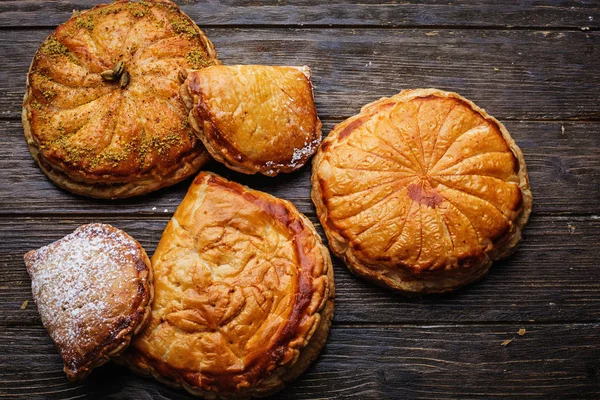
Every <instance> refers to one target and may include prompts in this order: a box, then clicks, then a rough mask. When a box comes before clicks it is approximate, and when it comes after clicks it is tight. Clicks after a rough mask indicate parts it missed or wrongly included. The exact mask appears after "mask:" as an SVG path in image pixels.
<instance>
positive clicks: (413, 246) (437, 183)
mask: <svg viewBox="0 0 600 400" xmlns="http://www.w3.org/2000/svg"><path fill="white" fill-rule="evenodd" d="M312 198H313V202H314V203H315V206H316V208H317V215H318V217H319V219H320V221H321V224H322V225H323V229H324V230H325V233H326V235H327V237H328V239H329V244H330V248H331V250H332V251H333V252H334V253H335V254H336V255H338V256H340V257H342V258H343V259H344V260H345V262H346V264H347V265H348V267H349V268H350V270H351V271H352V272H354V273H355V274H357V275H359V276H362V277H364V278H366V279H368V280H371V281H373V282H376V283H378V284H381V285H384V286H388V287H390V288H392V289H395V290H398V291H401V292H404V293H405V294H422V293H441V292H447V291H450V290H453V289H456V288H458V287H460V286H462V285H464V284H466V283H469V282H472V281H474V280H476V279H478V278H480V277H482V276H483V275H485V273H486V272H487V271H488V269H489V267H490V266H491V264H492V262H493V261H494V260H497V259H499V258H502V257H506V256H508V255H509V254H510V253H511V252H512V251H513V250H514V248H515V246H516V245H517V243H518V242H519V240H520V239H521V231H522V229H523V227H524V225H525V223H526V222H527V219H528V217H529V214H530V211H531V203H532V196H531V191H530V189H529V182H528V177H527V170H526V166H525V160H524V159H523V155H522V153H521V150H520V149H519V148H518V147H517V145H516V144H515V142H514V141H513V139H512V138H511V137H510V135H509V133H508V131H507V130H506V128H505V127H504V126H503V125H502V124H501V123H500V122H498V121H497V120H496V119H494V118H493V117H491V116H489V115H488V114H487V113H486V112H485V111H484V110H483V109H481V108H479V107H477V106H476V105H475V104H473V103H472V102H470V101H468V100H467V99H465V98H463V97H461V96H459V95H457V94H456V93H451V92H444V91H441V90H436V89H418V90H405V91H403V92H401V93H400V94H398V95H396V96H393V97H391V98H383V99H381V100H379V101H376V102H374V103H371V104H369V105H366V106H365V107H363V108H362V110H361V113H360V114H359V115H356V116H354V117H351V118H349V119H348V120H346V121H344V122H342V123H340V124H339V125H337V126H335V127H334V128H333V130H332V131H331V133H330V135H329V136H328V137H327V139H325V140H324V141H323V144H322V145H321V147H320V149H319V151H318V152H317V155H316V156H315V158H314V160H313V174H312Z"/></svg>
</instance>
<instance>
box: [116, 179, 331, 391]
mask: <svg viewBox="0 0 600 400" xmlns="http://www.w3.org/2000/svg"><path fill="white" fill-rule="evenodd" d="M152 265H153V267H154V274H155V288H156V290H155V295H156V296H155V300H154V304H153V306H152V316H151V319H150V322H149V324H148V326H147V327H146V329H145V330H144V331H142V332H141V333H140V335H138V336H136V338H134V340H133V342H132V345H131V347H130V348H129V349H128V351H127V352H125V353H124V354H123V356H121V360H122V361H125V362H126V363H128V364H129V365H130V366H131V367H132V368H133V369H134V370H135V371H138V372H140V373H142V374H145V375H149V374H152V375H154V377H155V378H156V379H158V380H159V381H161V382H163V383H166V384H168V385H171V386H182V387H184V388H185V389H187V390H188V391H189V392H190V393H192V394H195V395H198V396H204V397H206V398H211V399H214V398H236V399H239V398H249V397H251V396H263V395H267V394H270V393H273V392H275V391H277V390H279V389H281V388H282V387H283V386H284V384H285V383H286V382H288V381H290V380H292V379H295V378H296V377H297V376H298V375H300V374H301V373H302V372H303V371H304V370H305V369H306V368H307V367H308V365H309V364H310V362H311V361H312V360H313V359H315V358H316V357H317V355H318V354H319V352H320V350H321V348H322V347H323V345H324V344H325V341H326V339H327V334H328V331H329V326H330V321H331V318H332V315H333V295H334V284H333V270H332V267H331V260H330V257H329V252H328V251H327V248H326V247H325V246H323V244H322V243H321V239H320V237H319V235H318V234H317V232H316V231H315V229H314V227H313V225H312V224H311V222H310V221H309V220H308V219H307V218H306V217H305V216H304V215H302V214H300V213H299V212H298V211H297V210H296V208H295V207H294V206H293V205H292V204H291V203H290V202H288V201H285V200H280V199H277V198H275V197H273V196H271V195H268V194H266V193H262V192H258V191H255V190H251V189H249V188H247V187H245V186H242V185H239V184H237V183H233V182H230V181H227V180H226V179H224V178H221V177H219V176H217V175H214V174H210V173H204V172H201V173H200V174H199V175H198V176H197V177H196V179H195V180H194V182H193V183H192V185H191V187H190V189H189V191H188V193H187V195H186V196H185V198H184V199H183V201H182V202H181V204H180V205H179V207H178V208H177V210H176V211H175V215H174V216H173V218H172V219H171V221H170V222H169V223H168V225H167V227H166V229H165V231H164V232H163V235H162V238H161V240H160V243H159V244H158V247H157V249H156V252H155V253H154V256H153V258H152Z"/></svg>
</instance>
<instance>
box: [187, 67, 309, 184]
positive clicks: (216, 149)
mask: <svg viewBox="0 0 600 400" xmlns="http://www.w3.org/2000/svg"><path fill="white" fill-rule="evenodd" d="M181 97H182V98H183V99H184V101H185V103H186V105H187V107H188V108H189V109H190V114H189V121H190V124H191V125H192V127H193V128H194V130H195V131H196V133H197V134H198V136H199V137H200V139H201V140H202V142H203V143H204V146H206V148H207V150H208V151H209V152H210V155H211V156H212V157H213V158H214V159H215V160H217V161H219V162H221V163H223V164H225V165H226V166H228V167H229V168H231V169H233V170H236V171H239V172H243V173H245V174H254V173H257V172H259V173H261V174H264V175H268V176H275V175H277V174H278V173H280V172H292V171H295V170H297V169H298V168H300V167H302V166H303V165H304V164H305V163H306V161H308V159H309V158H310V157H312V155H313V154H314V153H315V151H316V150H317V148H318V146H319V144H320V143H321V121H320V120H319V118H318V117H317V110H316V108H315V103H314V99H313V93H312V85H311V82H310V70H309V69H308V67H270V66H264V65H235V66H221V65H220V66H215V67H209V68H205V69H202V70H200V71H193V72H191V73H189V75H188V77H187V80H186V81H185V83H184V85H183V86H182V88H181Z"/></svg>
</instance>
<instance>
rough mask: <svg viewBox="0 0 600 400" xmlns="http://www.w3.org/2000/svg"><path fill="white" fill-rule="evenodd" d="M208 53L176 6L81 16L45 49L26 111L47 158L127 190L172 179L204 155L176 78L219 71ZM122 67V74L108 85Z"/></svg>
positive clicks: (100, 10)
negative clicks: (147, 178) (140, 180)
mask: <svg viewBox="0 0 600 400" xmlns="http://www.w3.org/2000/svg"><path fill="white" fill-rule="evenodd" d="M209 46H210V45H209V44H207V41H206V39H205V38H204V36H203V34H202V33H201V31H199V29H198V28H197V27H196V26H195V25H194V23H193V22H192V21H191V20H190V19H189V18H188V17H187V16H185V15H184V14H182V13H181V12H180V11H179V9H178V8H177V7H176V6H175V5H174V4H173V3H170V2H164V1H141V2H127V1H120V2H115V3H112V4H108V5H101V6H97V7H95V8H93V9H91V10H89V11H85V12H83V13H81V14H79V15H74V16H73V17H72V18H71V19H70V20H69V21H67V22H66V23H64V24H63V25H61V26H59V27H58V28H57V29H56V30H55V31H54V32H53V33H52V34H51V35H50V36H49V37H48V38H47V39H46V40H45V41H44V43H42V45H41V46H40V49H39V50H38V52H37V53H36V55H35V58H34V61H33V63H32V68H31V71H30V74H29V79H28V80H29V90H28V96H27V98H26V101H25V104H24V107H25V110H26V115H27V119H28V122H29V125H30V127H31V131H32V136H33V139H34V141H35V143H36V145H37V147H38V149H39V150H40V153H41V155H42V156H43V157H44V158H46V159H48V160H49V161H51V162H52V163H54V164H55V165H57V166H59V167H62V169H64V170H66V171H77V172H75V173H80V174H81V175H83V176H84V177H86V178H91V179H93V177H95V176H97V177H100V178H101V179H102V180H103V181H107V180H108V181H110V180H111V179H113V180H115V181H119V180H122V179H124V178H123V177H127V176H132V175H135V174H137V175H140V174H141V175H147V174H158V175H161V174H165V175H166V174H168V173H169V172H170V171H173V170H174V169H176V168H177V164H178V160H180V159H181V158H182V157H185V156H189V155H193V154H200V153H201V152H202V151H204V149H203V147H202V146H201V144H200V143H199V142H198V140H197V139H196V137H195V135H194V134H193V132H192V131H191V128H190V126H189V124H188V123H187V112H186V109H185V106H184V105H183V103H182V101H181V99H180V97H179V93H178V89H179V80H178V72H179V71H180V70H181V69H182V68H202V67H205V66H207V65H212V64H215V63H218V62H217V61H216V58H215V55H214V52H213V50H212V48H208V47H209ZM119 61H122V62H123V67H124V68H123V71H122V72H121V74H117V76H116V77H114V79H110V80H109V79H106V77H107V75H106V71H111V70H113V69H114V68H115V67H116V66H117V63H118V62H119ZM103 72H104V73H105V74H104V75H103ZM109 75H110V74H109ZM123 75H127V76H126V77H124V76H123Z"/></svg>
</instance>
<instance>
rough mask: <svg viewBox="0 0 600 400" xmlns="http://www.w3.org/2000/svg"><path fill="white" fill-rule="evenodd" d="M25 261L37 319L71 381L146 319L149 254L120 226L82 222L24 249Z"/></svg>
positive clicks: (149, 298) (123, 345) (104, 357)
mask: <svg viewBox="0 0 600 400" xmlns="http://www.w3.org/2000/svg"><path fill="white" fill-rule="evenodd" d="M25 264H26V265H27V272H29V275H30V276H31V287H32V292H33V298H34V300H35V301H36V304H37V307H38V311H39V313H40V317H41V319H42V323H43V324H44V327H45V328H46V329H47V330H48V333H49V334H50V337H51V338H52V340H53V341H54V343H55V344H56V347H57V348H58V351H59V353H60V355H61V356H62V358H63V361H64V365H65V366H64V370H65V372H66V374H67V377H68V378H69V379H70V380H72V381H75V380H79V379H83V378H85V377H86V376H87V375H88V374H89V373H90V372H91V370H92V368H95V367H98V366H100V365H102V364H104V363H106V362H107V361H108V360H109V357H110V356H114V355H117V354H119V353H121V352H122V351H123V350H124V349H125V348H126V347H127V346H128V345H129V342H130V340H131V337H132V336H133V335H134V334H136V333H137V332H139V331H140V329H141V328H143V327H144V325H145V324H146V322H147V321H148V317H149V316H150V303H151V302H152V269H151V266H150V260H149V259H148V256H147V255H146V252H145V251H144V249H143V248H142V246H141V245H140V244H139V243H138V242H137V241H136V240H135V239H133V238H132V237H131V236H129V235H128V234H126V233H125V232H123V231H121V230H119V229H117V228H114V227H112V226H110V225H105V224H89V225H83V226H80V227H79V228H77V229H76V230H75V232H73V233H71V234H70V235H67V236H65V237H64V238H62V239H60V240H58V241H56V242H54V243H52V244H49V245H48V246H45V247H42V248H41V249H38V250H33V251H30V252H28V253H27V254H25Z"/></svg>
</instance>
